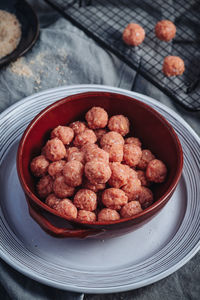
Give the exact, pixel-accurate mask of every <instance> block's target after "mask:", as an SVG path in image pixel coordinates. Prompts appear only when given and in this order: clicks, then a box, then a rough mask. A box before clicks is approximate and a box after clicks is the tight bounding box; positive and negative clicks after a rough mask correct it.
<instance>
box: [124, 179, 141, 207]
mask: <svg viewBox="0 0 200 300" xmlns="http://www.w3.org/2000/svg"><path fill="white" fill-rule="evenodd" d="M122 190H123V191H124V192H125V194H126V196H127V197H128V201H133V200H138V199H139V197H140V194H141V182H140V180H139V179H138V178H131V177H129V179H128V182H127V184H125V185H124V186H123V187H122Z"/></svg>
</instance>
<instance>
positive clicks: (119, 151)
mask: <svg viewBox="0 0 200 300" xmlns="http://www.w3.org/2000/svg"><path fill="white" fill-rule="evenodd" d="M103 150H104V151H106V152H108V154H109V161H110V162H121V161H122V160H123V155H124V147H123V145H120V144H113V145H106V146H104V147H103Z"/></svg>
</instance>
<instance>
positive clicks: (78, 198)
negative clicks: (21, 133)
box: [30, 107, 167, 222]
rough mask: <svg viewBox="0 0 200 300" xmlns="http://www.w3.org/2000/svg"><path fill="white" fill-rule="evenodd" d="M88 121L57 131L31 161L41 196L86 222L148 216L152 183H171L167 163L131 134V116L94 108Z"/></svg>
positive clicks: (68, 216)
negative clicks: (145, 211) (167, 178)
mask: <svg viewBox="0 0 200 300" xmlns="http://www.w3.org/2000/svg"><path fill="white" fill-rule="evenodd" d="M85 120H86V122H85V121H75V122H73V123H71V124H69V125H68V126H60V125H59V126H57V127H56V128H54V129H53V130H52V132H51V136H50V139H49V140H48V141H47V143H46V144H45V146H44V147H43V148H42V149H41V155H39V156H36V157H35V158H33V160H32V161H31V163H30V169H31V172H32V174H33V175H34V176H36V177H38V180H37V184H36V190H37V194H38V196H39V198H40V199H41V200H42V201H44V202H45V203H46V204H47V205H48V206H49V207H51V208H52V209H55V210H56V211H57V212H58V213H59V214H60V215H61V216H64V217H67V218H70V219H76V220H77V221H81V222H95V221H100V222H112V221H116V220H119V219H121V218H129V217H132V216H134V215H136V214H138V213H140V212H142V210H144V209H145V208H147V207H148V206H150V205H151V204H152V203H153V202H154V198H153V193H152V191H151V189H150V186H151V184H152V183H162V182H164V181H165V179H166V176H167V168H166V166H165V164H164V163H163V162H162V161H161V160H159V159H157V158H156V157H155V156H154V154H153V153H152V152H151V151H150V150H149V149H143V148H142V143H141V141H140V139H139V138H138V137H132V136H129V135H128V134H129V132H130V122H129V120H128V118H127V117H126V116H124V115H114V116H111V117H110V118H109V116H108V114H107V112H106V111H105V110H104V109H103V108H101V107H92V108H91V109H90V110H89V111H88V112H87V113H86V115H85ZM127 135H128V137H126V136H127ZM125 137H126V138H125Z"/></svg>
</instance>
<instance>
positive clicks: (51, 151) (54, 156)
mask: <svg viewBox="0 0 200 300" xmlns="http://www.w3.org/2000/svg"><path fill="white" fill-rule="evenodd" d="M44 153H45V156H46V158H47V159H49V160H51V161H57V160H61V159H63V158H64V157H65V156H66V149H65V146H64V144H63V142H62V141H61V140H59V139H58V138H57V137H56V138H53V139H52V140H49V141H47V143H46V145H45V147H44Z"/></svg>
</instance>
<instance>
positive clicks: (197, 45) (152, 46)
mask: <svg viewBox="0 0 200 300" xmlns="http://www.w3.org/2000/svg"><path fill="white" fill-rule="evenodd" d="M45 1H46V2H47V3H49V4H50V5H51V6H52V7H53V8H55V9H56V10H58V11H59V12H60V13H61V14H62V15H63V16H64V17H66V18H67V19H69V20H70V21H71V22H72V23H73V24H75V25H76V26H78V27H79V28H81V29H82V30H84V31H85V32H86V33H87V34H88V35H89V36H90V37H92V38H93V39H94V40H95V41H97V42H98V43H99V44H100V45H101V46H103V47H104V48H105V49H108V50H110V51H111V52H113V53H114V54H115V55H117V56H118V57H119V58H120V59H121V60H123V61H124V62H125V63H127V64H128V65H129V66H130V67H132V68H133V69H135V70H136V71H138V73H140V74H142V75H143V76H144V77H145V78H146V79H148V80H149V81H150V82H152V83H153V84H154V85H156V86H157V87H158V88H160V89H161V90H162V91H164V92H165V93H166V94H168V95H169V96H171V97H172V98H173V99H174V100H175V101H177V102H178V103H179V104H181V105H182V106H183V107H185V108H186V109H187V110H190V111H199V110H200V17H199V16H200V2H199V1H198V0H196V1H194V0H178V1H173V6H172V5H171V3H172V2H171V1H161V0H155V1H150V0H143V1H140V0H117V1H116V0H93V1H92V0H77V1H76V0H45ZM162 19H169V20H171V21H172V22H174V23H175V25H176V27H177V34H176V37H175V39H174V40H173V41H171V42H168V43H166V42H162V41H160V40H159V39H157V38H156V36H155V34H154V27H155V24H156V23H157V22H158V21H160V20H162ZM131 22H134V23H138V24H140V25H141V26H142V27H143V28H144V29H145V32H146V37H145V40H144V42H143V43H142V44H141V45H140V46H138V47H130V46H127V45H125V43H124V42H123V40H122V32H123V30H124V28H125V27H126V26H127V24H128V23H131ZM168 55H176V56H180V57H181V58H182V59H183V60H184V62H185V72H184V74H183V75H182V76H177V77H165V76H164V74H163V73H162V63H163V59H164V57H166V56H168Z"/></svg>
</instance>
